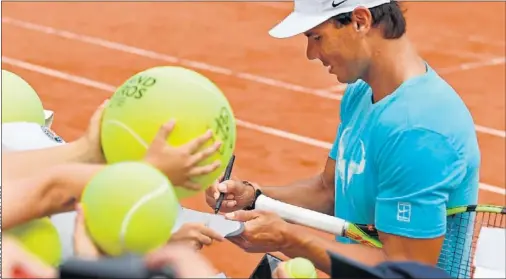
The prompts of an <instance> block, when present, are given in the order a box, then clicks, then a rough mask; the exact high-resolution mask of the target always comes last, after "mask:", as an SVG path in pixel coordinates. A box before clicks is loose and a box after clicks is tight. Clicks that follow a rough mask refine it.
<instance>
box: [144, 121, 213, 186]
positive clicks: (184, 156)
mask: <svg viewBox="0 0 506 279" xmlns="http://www.w3.org/2000/svg"><path fill="white" fill-rule="evenodd" d="M174 126H175V122H174V121H169V122H167V123H166V124H164V125H163V126H162V127H161V128H160V130H159V131H158V134H157V135H156V137H155V139H154V140H153V142H152V143H151V145H150V146H149V148H148V151H147V153H146V156H145V157H144V160H145V161H146V162H147V163H150V164H151V165H153V166H155V167H156V168H158V169H159V170H160V171H162V172H163V173H164V174H165V175H166V176H167V177H168V178H169V179H170V181H171V182H172V183H173V185H174V186H183V187H185V188H188V189H191V190H200V189H201V188H202V187H201V185H199V184H198V183H195V182H193V181H192V178H194V177H197V176H202V175H206V174H208V173H211V172H213V171H215V170H216V169H217V168H219V167H220V163H221V162H220V161H219V160H216V161H214V162H213V163H211V164H208V165H204V166H200V165H199V164H200V163H201V162H202V161H203V160H205V159H207V158H208V157H209V156H211V155H213V154H215V153H216V152H218V149H219V148H220V145H221V142H219V141H218V142H215V143H214V144H213V145H211V146H210V147H207V148H204V149H202V148H203V146H204V145H205V144H206V143H207V142H208V141H209V140H211V137H212V131H207V132H206V133H205V134H203V135H201V136H199V137H197V138H195V139H193V140H191V141H190V142H188V143H186V144H184V145H181V146H179V147H174V146H170V145H168V144H167V138H168V137H169V136H170V133H171V132H172V130H173V129H174Z"/></svg>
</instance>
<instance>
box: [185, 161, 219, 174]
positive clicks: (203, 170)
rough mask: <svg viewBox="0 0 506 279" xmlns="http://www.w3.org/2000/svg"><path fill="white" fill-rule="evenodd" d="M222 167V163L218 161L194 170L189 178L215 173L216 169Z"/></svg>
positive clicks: (190, 172)
mask: <svg viewBox="0 0 506 279" xmlns="http://www.w3.org/2000/svg"><path fill="white" fill-rule="evenodd" d="M220 165H221V162H220V161H219V160H216V161H214V162H213V163H212V164H210V165H205V166H201V167H194V168H192V169H191V170H190V171H189V172H188V175H189V176H198V175H205V174H208V173H211V172H213V171H215V170H216V169H218V168H219V167H220Z"/></svg>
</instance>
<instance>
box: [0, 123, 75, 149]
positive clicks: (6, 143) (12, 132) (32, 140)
mask: <svg viewBox="0 0 506 279" xmlns="http://www.w3.org/2000/svg"><path fill="white" fill-rule="evenodd" d="M62 144H65V141H64V140H63V139H62V138H61V137H59V136H58V135H57V134H55V133H54V132H53V131H51V129H49V128H47V127H45V126H41V125H39V124H36V123H28V122H13V123H3V124H2V148H3V149H4V151H21V150H33V149H42V148H48V147H53V146H58V145H62Z"/></svg>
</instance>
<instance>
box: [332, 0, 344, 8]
mask: <svg viewBox="0 0 506 279" xmlns="http://www.w3.org/2000/svg"><path fill="white" fill-rule="evenodd" d="M346 1H347V0H343V1H341V2H338V3H334V1H332V7H333V8H335V7H337V6H339V5H341V4H342V3H344V2H346Z"/></svg>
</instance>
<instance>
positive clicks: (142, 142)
mask: <svg viewBox="0 0 506 279" xmlns="http://www.w3.org/2000/svg"><path fill="white" fill-rule="evenodd" d="M105 124H113V125H116V126H119V127H121V128H123V129H125V130H126V131H127V133H129V134H130V135H131V136H132V137H134V139H135V140H137V142H138V143H139V144H141V145H142V146H143V147H144V148H146V150H147V149H148V148H149V145H148V144H147V143H146V142H145V141H144V140H143V139H142V138H141V137H140V136H139V135H138V134H136V133H135V131H134V130H132V129H131V128H130V127H128V126H127V125H126V124H125V123H123V122H121V121H118V120H107V121H106V122H105Z"/></svg>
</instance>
